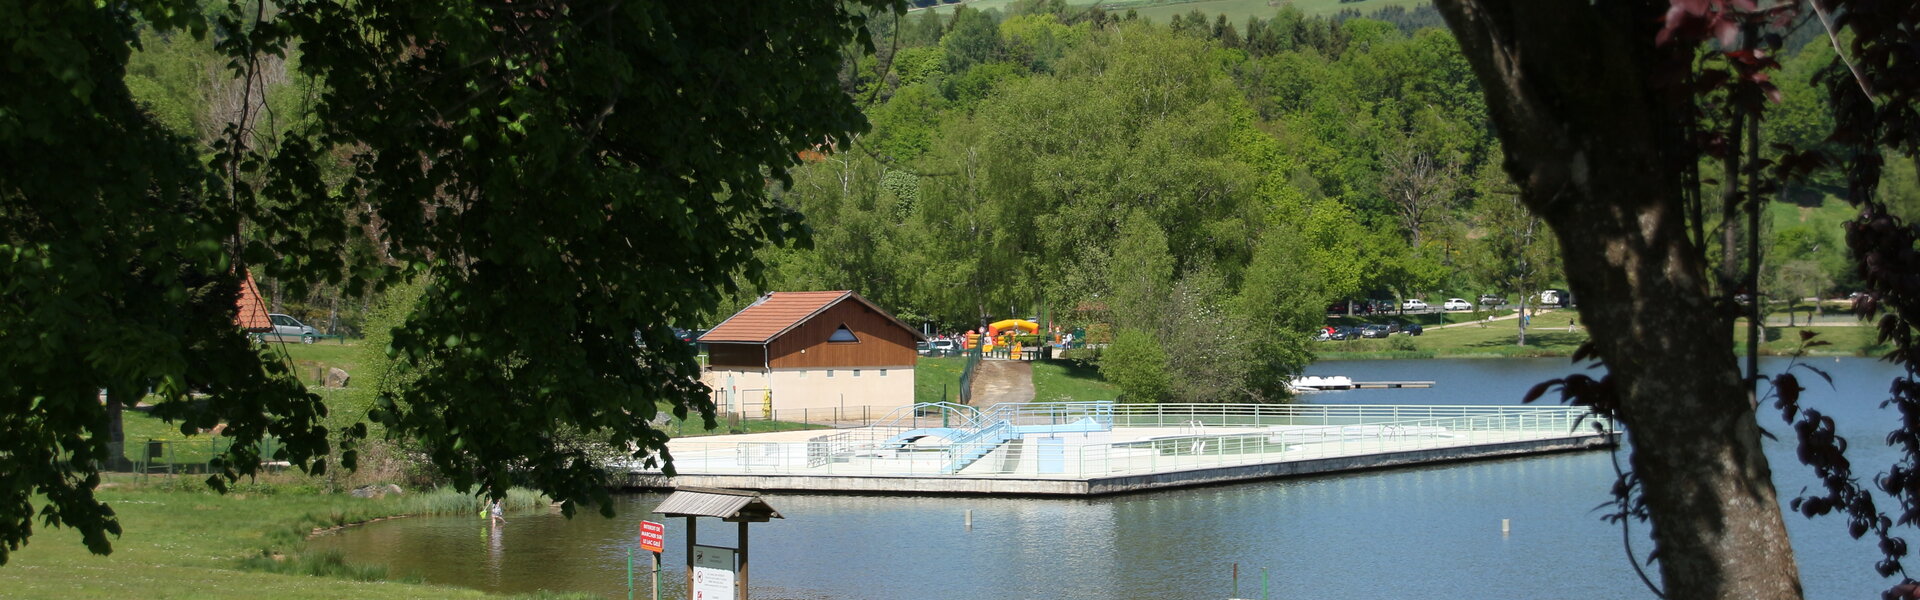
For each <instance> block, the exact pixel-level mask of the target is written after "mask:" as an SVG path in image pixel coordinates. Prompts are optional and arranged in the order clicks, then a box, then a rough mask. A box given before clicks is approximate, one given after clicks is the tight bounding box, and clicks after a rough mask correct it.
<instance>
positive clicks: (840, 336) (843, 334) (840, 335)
mask: <svg viewBox="0 0 1920 600" xmlns="http://www.w3.org/2000/svg"><path fill="white" fill-rule="evenodd" d="M827 341H829V342H834V343H859V342H860V338H857V337H854V335H853V330H851V329H847V326H846V325H841V326H840V328H839V329H835V330H833V335H830V336H827Z"/></svg>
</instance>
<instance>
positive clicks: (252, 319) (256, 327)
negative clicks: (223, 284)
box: [233, 272, 273, 332]
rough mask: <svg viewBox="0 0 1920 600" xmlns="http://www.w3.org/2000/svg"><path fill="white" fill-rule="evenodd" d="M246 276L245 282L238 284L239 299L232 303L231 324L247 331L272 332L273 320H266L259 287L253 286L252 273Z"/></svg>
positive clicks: (264, 306) (265, 307)
mask: <svg viewBox="0 0 1920 600" xmlns="http://www.w3.org/2000/svg"><path fill="white" fill-rule="evenodd" d="M246 274H247V279H246V281H242V282H240V299H239V300H238V301H236V302H234V315H233V323H234V324H235V325H239V326H240V328H241V329H245V330H247V331H253V332H265V331H273V320H272V319H270V318H267V305H266V304H265V303H263V302H261V301H260V286H258V285H254V283H253V273H252V272H246Z"/></svg>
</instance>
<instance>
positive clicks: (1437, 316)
mask: <svg viewBox="0 0 1920 600" xmlns="http://www.w3.org/2000/svg"><path fill="white" fill-rule="evenodd" d="M1511 314H1513V311H1512V310H1511V309H1503V310H1491V311H1482V310H1466V311H1459V312H1453V311H1447V312H1425V313H1409V314H1404V315H1403V314H1400V313H1376V314H1371V315H1358V316H1346V315H1340V316H1330V317H1327V324H1328V325H1348V326H1360V325H1366V324H1369V323H1389V322H1392V323H1419V324H1420V326H1421V327H1433V326H1436V325H1451V324H1454V323H1470V322H1473V321H1484V320H1486V318H1487V317H1488V316H1495V317H1504V316H1507V315H1511ZM1561 325H1562V326H1565V325H1566V324H1565V323H1561Z"/></svg>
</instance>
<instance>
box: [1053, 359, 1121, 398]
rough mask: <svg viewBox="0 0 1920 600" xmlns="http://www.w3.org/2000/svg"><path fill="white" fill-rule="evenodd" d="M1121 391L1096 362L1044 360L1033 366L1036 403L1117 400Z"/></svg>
mask: <svg viewBox="0 0 1920 600" xmlns="http://www.w3.org/2000/svg"><path fill="white" fill-rule="evenodd" d="M1119 396H1120V390H1119V389H1117V388H1115V387H1113V384H1111V383H1107V381H1106V379H1105V378H1102V377H1101V376H1100V369H1099V368H1097V367H1095V366H1094V365H1093V363H1088V362H1082V361H1077V360H1042V361H1034V363H1033V400H1034V401H1035V402H1091V401H1096V400H1113V399H1115V398H1118V397H1119Z"/></svg>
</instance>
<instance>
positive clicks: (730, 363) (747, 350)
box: [707, 343, 767, 370]
mask: <svg viewBox="0 0 1920 600" xmlns="http://www.w3.org/2000/svg"><path fill="white" fill-rule="evenodd" d="M707 366H710V367H720V368H727V369H754V370H759V369H764V368H766V366H767V357H766V355H765V354H763V353H761V346H760V345H759V344H722V343H709V344H707Z"/></svg>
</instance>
